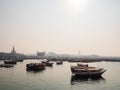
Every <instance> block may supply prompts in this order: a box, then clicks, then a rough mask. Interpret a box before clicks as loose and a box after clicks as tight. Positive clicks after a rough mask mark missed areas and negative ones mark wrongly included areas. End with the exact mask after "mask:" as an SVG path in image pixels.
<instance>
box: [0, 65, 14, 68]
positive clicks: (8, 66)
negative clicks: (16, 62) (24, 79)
mask: <svg viewBox="0 0 120 90" xmlns="http://www.w3.org/2000/svg"><path fill="white" fill-rule="evenodd" d="M0 67H6V68H11V67H13V65H9V64H0Z"/></svg>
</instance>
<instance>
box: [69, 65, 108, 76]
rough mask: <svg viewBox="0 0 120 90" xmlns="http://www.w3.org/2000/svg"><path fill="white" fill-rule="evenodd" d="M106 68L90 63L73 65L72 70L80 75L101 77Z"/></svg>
mask: <svg viewBox="0 0 120 90" xmlns="http://www.w3.org/2000/svg"><path fill="white" fill-rule="evenodd" d="M105 71H106V70H105V69H103V68H97V67H89V66H88V65H80V66H71V72H72V74H73V75H75V76H79V77H100V76H101V75H102V74H103V73H104V72H105Z"/></svg>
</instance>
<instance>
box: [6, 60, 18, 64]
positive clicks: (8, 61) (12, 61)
mask: <svg viewBox="0 0 120 90" xmlns="http://www.w3.org/2000/svg"><path fill="white" fill-rule="evenodd" d="M16 63H17V61H16V60H6V61H4V64H16Z"/></svg>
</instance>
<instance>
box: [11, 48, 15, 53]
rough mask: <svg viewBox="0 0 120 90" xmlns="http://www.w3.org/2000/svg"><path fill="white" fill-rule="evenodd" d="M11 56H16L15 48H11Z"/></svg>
mask: <svg viewBox="0 0 120 90" xmlns="http://www.w3.org/2000/svg"><path fill="white" fill-rule="evenodd" d="M11 54H16V51H15V46H13V49H12V51H11Z"/></svg>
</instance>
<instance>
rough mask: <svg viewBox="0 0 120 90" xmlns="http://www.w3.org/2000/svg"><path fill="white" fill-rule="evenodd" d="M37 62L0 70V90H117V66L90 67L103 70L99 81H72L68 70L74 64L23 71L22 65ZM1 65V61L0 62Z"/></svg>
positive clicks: (119, 81)
mask: <svg viewBox="0 0 120 90" xmlns="http://www.w3.org/2000/svg"><path fill="white" fill-rule="evenodd" d="M31 62H36V63H37V62H38V63H39V62H41V61H40V60H25V61H24V62H18V63H17V64H16V65H15V66H14V67H13V68H0V90H101V89H102V90H120V62H94V63H88V64H89V65H90V66H97V67H103V68H105V69H107V71H106V72H105V73H104V74H103V75H102V78H99V79H75V78H73V77H72V76H71V71H70V66H71V65H76V63H69V62H64V63H63V65H56V63H55V62H54V65H53V67H46V69H45V70H44V71H41V72H28V71H26V64H28V63H31ZM0 63H3V61H0Z"/></svg>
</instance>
